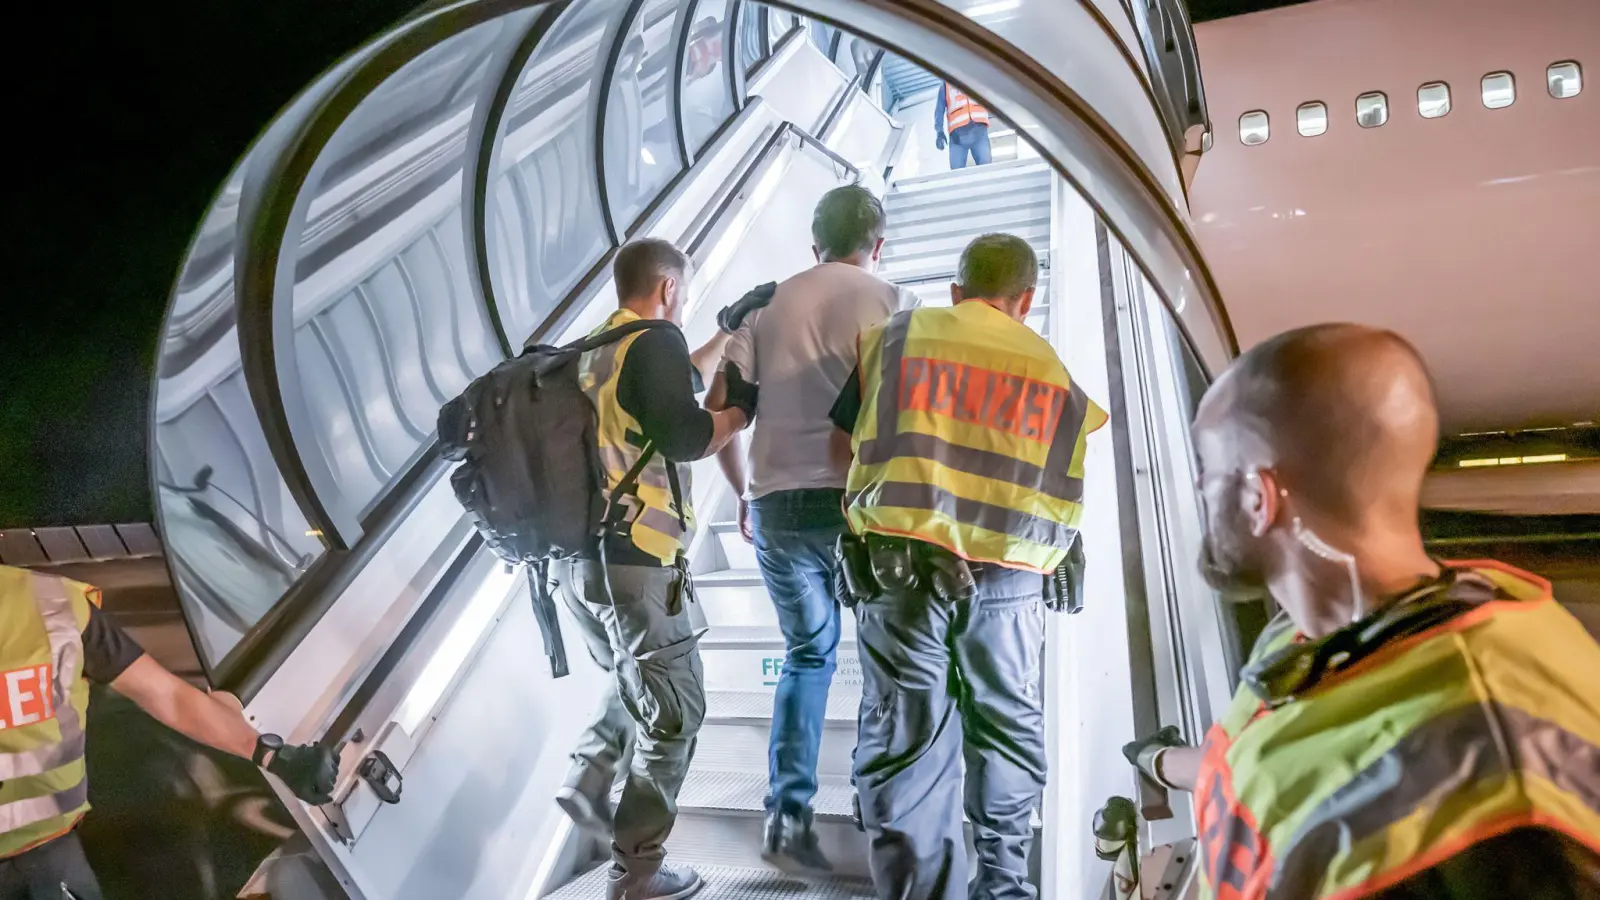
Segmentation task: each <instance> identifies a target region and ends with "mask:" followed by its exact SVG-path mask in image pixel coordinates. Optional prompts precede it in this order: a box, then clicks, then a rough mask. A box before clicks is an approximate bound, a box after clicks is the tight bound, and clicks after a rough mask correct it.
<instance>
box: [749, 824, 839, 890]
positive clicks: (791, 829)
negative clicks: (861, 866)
mask: <svg viewBox="0 0 1600 900" xmlns="http://www.w3.org/2000/svg"><path fill="white" fill-rule="evenodd" d="M761 858H762V859H764V860H766V861H767V862H768V863H769V864H771V865H773V866H775V867H777V868H778V869H780V870H782V871H784V872H787V873H789V874H790V875H800V876H806V875H829V874H831V873H832V872H833V863H830V862H828V857H826V856H824V855H823V853H822V847H821V846H820V844H819V843H818V842H817V835H816V832H815V831H813V830H812V827H811V814H810V812H809V811H807V812H806V813H805V814H804V815H795V814H793V813H786V812H769V813H767V826H766V829H765V830H764V831H763V833H762V841H761Z"/></svg>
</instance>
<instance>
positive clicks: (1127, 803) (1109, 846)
mask: <svg viewBox="0 0 1600 900" xmlns="http://www.w3.org/2000/svg"><path fill="white" fill-rule="evenodd" d="M1138 828H1139V814H1138V811H1137V810H1135V809H1134V807H1133V801H1132V800H1129V799H1128V798H1127V797H1112V798H1111V799H1109V800H1107V801H1106V805H1105V806H1102V807H1100V808H1099V809H1098V810H1096V811H1095V814H1094V855H1095V856H1098V857H1100V858H1101V859H1116V858H1117V854H1119V853H1121V852H1122V849H1123V848H1124V847H1126V846H1127V845H1128V843H1129V842H1130V841H1132V840H1133V838H1134V835H1136V834H1137V833H1138Z"/></svg>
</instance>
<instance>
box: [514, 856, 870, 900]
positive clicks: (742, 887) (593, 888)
mask: <svg viewBox="0 0 1600 900" xmlns="http://www.w3.org/2000/svg"><path fill="white" fill-rule="evenodd" d="M673 861H674V862H690V863H692V862H693V860H678V859H674V860H673ZM609 868H610V864H609V863H601V864H600V865H598V866H596V867H595V868H593V869H590V870H589V871H587V872H585V873H583V874H582V875H579V876H577V877H576V878H574V879H572V880H571V881H569V882H567V883H566V884H564V885H562V886H561V887H559V888H556V889H555V890H554V891H552V892H551V893H549V894H546V895H545V896H546V897H547V898H549V900H594V898H596V897H604V896H605V890H606V871H607V869H609ZM695 870H696V871H698V872H699V873H700V877H701V878H702V879H704V880H705V883H706V886H705V887H704V888H702V889H701V890H700V892H699V893H697V894H695V898H696V900H769V898H784V897H805V898H808V900H869V898H871V897H873V896H875V895H874V893H873V891H872V882H870V881H866V880H858V879H853V878H816V879H807V880H805V881H799V880H797V879H794V878H791V877H789V876H787V875H784V874H783V873H782V872H778V871H775V870H773V869H746V868H736V867H733V866H695Z"/></svg>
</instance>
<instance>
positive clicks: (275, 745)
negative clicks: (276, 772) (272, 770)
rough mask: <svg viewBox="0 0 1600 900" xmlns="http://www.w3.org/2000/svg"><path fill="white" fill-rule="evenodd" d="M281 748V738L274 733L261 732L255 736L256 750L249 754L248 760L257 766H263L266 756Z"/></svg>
mask: <svg viewBox="0 0 1600 900" xmlns="http://www.w3.org/2000/svg"><path fill="white" fill-rule="evenodd" d="M282 749H283V738H281V737H278V736H277V735H275V734H262V735H257V736H256V750H255V752H254V753H252V754H250V761H251V762H253V763H255V764H256V765H257V766H260V767H262V768H265V767H266V765H267V756H268V755H270V754H274V753H277V752H278V751H279V750H282Z"/></svg>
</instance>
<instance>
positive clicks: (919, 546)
mask: <svg viewBox="0 0 1600 900" xmlns="http://www.w3.org/2000/svg"><path fill="white" fill-rule="evenodd" d="M916 557H917V558H916V562H917V563H918V565H917V569H918V572H919V575H920V576H921V578H922V579H923V580H925V581H926V583H927V585H928V587H929V589H931V590H932V591H933V593H934V595H935V596H937V597H938V598H939V599H940V600H943V601H944V602H946V603H954V604H963V603H968V602H970V601H971V600H972V598H973V597H975V596H977V594H978V582H977V579H975V578H973V577H972V567H971V566H969V565H967V561H966V560H964V559H962V558H961V557H959V556H956V555H955V554H954V553H950V552H947V551H945V550H942V549H940V548H938V547H935V546H933V545H932V544H928V543H924V542H922V541H918V542H917V543H916Z"/></svg>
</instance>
